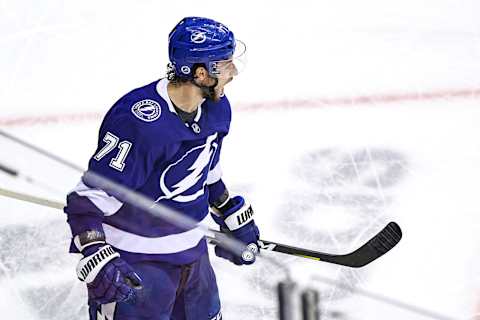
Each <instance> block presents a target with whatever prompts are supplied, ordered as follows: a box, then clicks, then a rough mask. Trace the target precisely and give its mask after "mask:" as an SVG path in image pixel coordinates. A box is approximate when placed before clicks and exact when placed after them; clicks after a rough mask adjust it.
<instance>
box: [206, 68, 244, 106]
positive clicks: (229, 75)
mask: <svg viewBox="0 0 480 320" xmlns="http://www.w3.org/2000/svg"><path fill="white" fill-rule="evenodd" d="M217 71H218V74H217V75H216V78H217V80H218V83H217V85H216V86H215V96H214V97H213V99H214V100H217V101H218V100H219V99H220V97H221V96H222V95H223V90H224V87H225V85H226V84H227V83H229V82H231V81H232V80H233V78H234V77H235V76H236V75H237V74H238V70H237V67H236V66H235V63H234V62H233V60H231V59H230V60H223V61H218V62H217ZM212 80H213V81H215V80H214V79H212Z"/></svg>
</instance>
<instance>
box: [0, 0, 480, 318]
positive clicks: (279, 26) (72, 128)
mask: <svg viewBox="0 0 480 320" xmlns="http://www.w3.org/2000/svg"><path fill="white" fill-rule="evenodd" d="M235 4H236V6H235V7H236V9H235V10H231V9H228V8H229V7H230V5H227V4H225V3H224V2H216V1H206V2H205V3H204V5H202V6H198V4H197V3H194V2H193V1H182V2H178V3H169V4H166V3H163V2H158V1H142V2H141V3H140V2H134V1H123V2H119V1H101V2H99V1H90V0H87V1H82V2H62V1H57V0H49V1H42V2H41V3H40V2H35V1H21V2H12V1H6V0H4V1H0V43H1V47H2V50H0V66H1V70H2V73H1V74H0V99H1V101H2V107H1V110H2V113H1V116H0V123H2V124H4V125H5V126H4V127H2V128H1V129H5V130H8V131H9V132H11V133H12V134H15V135H17V136H19V137H21V138H23V139H26V140H28V141H30V142H31V143H33V144H36V145H38V146H40V147H42V148H45V149H47V150H49V151H51V152H52V153H55V154H58V155H60V156H62V157H64V158H66V159H68V160H69V161H72V162H74V163H77V164H79V165H81V166H85V165H86V162H87V160H88V158H89V157H90V156H91V155H92V152H93V151H94V147H95V144H96V139H97V129H98V125H99V121H100V119H89V120H88V121H73V120H71V119H72V118H65V117H64V119H66V120H63V121H59V122H58V123H55V124H52V123H48V124H43V125H42V124H37V125H32V126H26V125H8V126H7V125H6V124H7V123H9V122H8V121H6V120H12V119H18V117H25V116H30V117H35V118H38V117H39V116H40V117H41V116H62V115H65V114H72V113H73V114H83V113H85V112H94V113H103V112H105V111H106V110H107V108H108V107H109V106H110V105H111V104H112V103H113V102H114V101H115V100H116V99H117V98H118V97H119V96H120V95H122V94H123V93H125V92H126V91H128V90H130V89H132V88H134V87H138V86H140V85H142V84H145V83H147V82H148V81H153V80H154V79H155V78H158V77H160V76H162V72H163V71H164V66H165V64H166V61H167V60H166V59H167V57H166V40H167V34H168V32H169V31H170V28H171V27H172V26H173V25H174V24H175V23H176V22H177V20H179V19H180V18H181V17H183V16H187V15H208V16H211V17H213V18H216V19H219V20H221V21H223V22H225V23H226V24H228V25H230V26H231V28H232V29H233V30H234V31H235V32H236V35H237V36H238V37H239V38H240V39H242V40H244V41H245V42H246V43H247V48H248V51H247V52H248V56H249V65H248V68H247V70H246V71H245V72H244V73H242V74H241V76H239V77H238V79H236V80H235V81H234V82H233V83H232V84H231V85H229V87H228V88H227V94H228V95H229V99H230V100H231V102H232V105H233V107H234V109H235V110H234V111H235V113H234V119H233V124H232V128H231V134H230V135H229V137H228V138H227V140H226V142H225V145H224V149H223V153H222V157H223V158H222V167H223V171H224V178H225V181H226V182H227V183H228V184H229V186H230V188H231V189H233V190H234V191H236V192H238V193H241V194H244V195H246V196H248V197H249V199H250V200H251V202H252V203H253V206H254V208H255V210H256V212H257V218H256V220H257V223H258V224H259V225H260V226H261V232H262V238H264V239H271V240H274V241H278V242H281V243H285V244H291V245H295V246H300V247H306V248H312V249H316V250H321V251H325V252H332V253H343V252H349V251H351V250H353V249H355V248H357V247H358V246H360V245H361V244H362V243H364V242H365V241H366V240H368V239H369V238H370V237H371V236H372V235H374V234H375V233H376V232H377V231H379V230H380V229H381V228H382V227H383V226H384V225H385V224H386V223H387V222H388V221H391V220H395V221H397V222H398V223H399V224H400V225H401V226H402V228H403V231H404V238H403V239H402V241H401V242H400V244H399V245H398V247H396V248H394V249H393V250H392V251H391V252H389V253H387V254H386V255H385V256H384V257H382V258H380V259H379V260H378V261H375V262H374V263H372V264H371V265H369V266H367V267H365V268H362V269H350V268H345V267H339V266H334V265H328V264H324V263H320V262H316V261H310V260H306V259H302V258H293V257H290V256H285V255H280V254H275V253H270V254H268V257H269V258H270V259H273V260H274V261H275V262H276V263H280V264H282V265H284V266H286V267H287V268H288V269H289V270H290V272H291V274H292V277H293V278H294V280H296V281H297V282H298V288H299V290H301V289H303V288H306V287H311V288H315V289H318V290H320V293H321V306H322V310H323V311H322V312H323V318H322V319H352V320H353V319H354V320H366V319H395V320H397V319H402V320H403V319H413V320H417V319H418V320H421V319H428V318H427V317H425V316H420V315H416V314H414V313H412V312H409V311H406V310H404V309H402V308H398V307H395V306H392V305H389V304H386V303H382V302H379V301H374V300H372V299H368V298H365V297H363V296H361V295H360V294H358V293H355V292H352V291H351V290H345V289H341V288H338V287H334V286H330V285H328V284H325V283H323V282H322V281H321V279H323V278H328V279H331V280H335V281H339V282H341V283H343V284H346V285H348V286H350V287H352V288H363V289H366V290H370V291H372V292H375V293H378V294H382V295H384V296H386V297H389V298H392V299H395V300H398V301H402V302H405V303H409V304H412V305H415V306H418V307H420V308H424V309H426V310H431V311H434V312H436V313H438V314H443V315H445V316H446V317H450V318H454V319H474V314H475V312H477V313H478V312H480V309H479V308H480V307H479V305H480V304H479V294H480V275H479V272H478V270H479V268H480V259H479V258H478V252H479V249H480V245H479V243H480V241H479V240H480V232H479V230H480V215H479V213H478V212H479V210H480V209H479V208H478V201H477V199H478V190H480V185H479V184H480V182H479V181H480V169H479V168H480V167H479V165H478V164H479V163H480V148H479V147H478V142H477V140H478V139H477V137H478V136H479V135H480V127H479V125H478V124H479V119H480V108H479V107H478V91H476V90H478V89H479V88H480V64H479V61H480V59H479V58H480V41H479V40H480V34H479V33H478V30H480V28H479V27H480V19H479V18H480V17H479V12H480V6H479V3H478V2H476V1H470V0H468V1H462V5H461V6H460V5H459V4H458V2H456V1H453V0H444V1H424V2H421V3H419V2H418V1H402V2H398V3H392V2H389V3H386V2H382V1H362V2H353V1H337V2H331V1H315V2H311V1H295V2H275V5H274V4H273V3H270V2H257V3H255V5H253V4H249V5H248V6H247V5H246V4H244V5H243V6H244V7H241V5H240V4H239V3H235ZM432 92H433V93H435V92H437V93H438V92H443V93H444V94H443V96H444V98H442V99H432V98H431V97H432V96H433V95H432V94H430V95H429V93H432ZM455 92H463V93H462V94H457V96H456V97H454V96H455V95H456V94H455ZM469 92H470V93H471V94H469ZM475 93H476V94H475ZM402 94H403V97H404V98H403V99H397V100H398V101H396V102H392V100H393V99H391V98H390V99H389V98H388V95H396V96H402ZM409 94H413V96H416V99H414V100H415V101H409V100H408V99H405V97H406V96H408V95H409ZM372 95H375V96H376V97H377V98H378V97H380V96H382V95H384V98H383V99H377V100H375V99H373V101H370V102H369V103H362V104H357V103H354V101H361V99H360V100H359V99H354V98H355V97H361V96H372ZM385 95H386V96H385ZM459 96H460V97H459ZM385 97H386V98H385ZM340 98H341V99H340ZM349 98H352V103H351V104H350V105H349V104H348V103H342V104H341V106H340V105H335V104H333V105H328V106H325V105H324V104H325V103H324V102H325V101H326V100H325V99H332V100H331V101H348V99H349ZM321 99H323V100H321ZM342 99H343V100H342ZM410 100H411V99H410ZM322 101H323V103H322ZM252 102H254V103H257V104H256V105H255V106H253V107H252V105H251V103H252ZM299 106H301V107H299ZM69 119H70V120H69ZM76 119H78V118H76ZM41 122H42V121H40V123H41ZM0 147H1V150H2V151H1V157H0V164H2V165H7V166H9V167H12V168H14V169H16V170H19V171H20V172H21V173H22V174H23V175H24V178H23V179H22V178H17V179H13V178H12V177H10V176H8V175H6V174H4V173H2V172H0V186H1V187H5V188H7V187H8V188H10V189H13V190H17V191H22V192H29V193H32V194H35V195H38V196H43V197H48V198H51V199H54V200H57V201H63V199H64V195H65V194H66V193H67V192H68V190H70V189H71V188H72V187H73V186H74V185H75V184H76V182H77V180H78V178H79V175H80V173H78V172H74V171H72V170H70V169H67V168H64V167H62V166H61V165H58V164H56V163H53V162H52V161H50V160H47V159H46V158H44V157H41V156H39V155H36V154H34V153H32V152H30V151H28V150H26V149H25V148H22V147H19V146H18V145H15V144H14V143H11V142H9V141H6V140H5V139H2V138H0ZM28 179H30V182H29V181H27V180H28ZM32 179H33V182H32ZM0 208H1V209H2V220H1V222H0V312H1V314H2V315H3V316H4V317H5V318H12V319H86V306H85V290H84V288H83V285H82V284H81V283H79V281H78V280H76V278H75V272H74V268H75V264H76V261H77V257H74V256H70V255H68V254H66V251H67V245H68V240H69V236H70V235H69V230H68V226H67V225H66V223H65V216H64V215H63V214H62V213H61V212H59V211H56V210H54V209H47V208H42V207H38V206H34V205H30V204H25V203H21V202H18V201H16V200H11V199H5V198H0ZM265 255H267V254H265ZM212 262H213V264H214V267H215V269H216V272H217V278H218V282H219V286H220V291H221V296H222V301H223V309H224V314H225V318H226V319H233V320H237V319H265V320H273V319H276V296H275V286H276V284H277V282H278V281H281V280H283V279H285V276H286V274H285V272H284V270H282V269H281V268H279V267H278V266H276V265H275V264H272V263H271V261H268V260H267V259H261V260H260V261H259V262H258V263H256V264H255V265H253V266H251V267H241V268H239V267H236V266H234V265H232V264H230V263H228V262H226V261H223V260H220V259H212ZM477 318H480V317H478V315H477Z"/></svg>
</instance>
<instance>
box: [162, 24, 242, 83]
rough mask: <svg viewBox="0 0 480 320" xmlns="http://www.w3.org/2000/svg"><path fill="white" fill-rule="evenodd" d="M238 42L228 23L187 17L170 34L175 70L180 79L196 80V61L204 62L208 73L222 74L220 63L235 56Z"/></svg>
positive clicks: (171, 55) (172, 64)
mask: <svg viewBox="0 0 480 320" xmlns="http://www.w3.org/2000/svg"><path fill="white" fill-rule="evenodd" d="M235 46H236V41H235V37H234V35H233V32H232V31H230V30H229V29H228V28H227V27H226V26H225V25H224V24H222V23H220V22H217V21H215V20H212V19H208V18H201V17H187V18H183V19H182V21H180V22H179V23H178V24H177V25H176V26H175V27H174V28H173V30H172V31H171V32H170V34H169V36H168V57H169V59H170V63H171V65H170V68H171V71H172V72H173V71H174V72H175V75H176V76H178V77H180V78H186V79H192V78H193V69H194V65H196V64H204V65H205V67H206V69H207V71H208V73H209V74H211V75H213V76H215V75H216V74H218V73H219V71H218V70H217V62H219V61H222V60H228V59H232V57H233V54H234V52H235Z"/></svg>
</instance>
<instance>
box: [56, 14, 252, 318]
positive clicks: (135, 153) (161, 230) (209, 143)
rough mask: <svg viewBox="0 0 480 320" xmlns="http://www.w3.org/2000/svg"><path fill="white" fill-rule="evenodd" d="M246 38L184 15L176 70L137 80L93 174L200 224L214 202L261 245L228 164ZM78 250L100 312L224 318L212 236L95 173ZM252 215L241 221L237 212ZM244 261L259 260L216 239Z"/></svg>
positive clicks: (74, 211) (75, 204)
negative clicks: (225, 156)
mask: <svg viewBox="0 0 480 320" xmlns="http://www.w3.org/2000/svg"><path fill="white" fill-rule="evenodd" d="M236 47H238V46H237V41H236V40H235V38H234V35H233V33H232V32H231V31H230V30H229V29H228V28H227V27H226V26H225V25H223V24H221V23H218V22H216V21H214V20H211V19H207V18H199V17H188V18H184V19H183V20H181V21H180V22H179V23H178V24H177V25H176V26H175V28H174V29H173V30H172V31H171V33H170V35H169V47H168V50H169V59H170V64H169V70H168V76H167V78H163V79H160V80H157V81H155V82H153V83H150V84H148V85H146V86H144V87H141V88H138V89H135V90H133V91H131V92H129V93H127V94H126V95H125V96H123V97H122V98H120V100H118V101H117V102H116V103H115V104H114V106H113V107H112V108H111V109H110V110H109V111H108V113H107V114H106V116H105V118H104V120H103V123H102V125H101V128H100V135H99V141H98V149H97V150H96V152H95V154H94V155H93V156H92V158H91V159H90V161H89V167H88V170H89V172H93V173H95V174H99V175H101V176H103V177H106V178H108V179H109V180H111V181H114V182H116V183H118V184H120V185H122V186H125V187H128V188H130V189H132V190H135V191H136V192H139V193H141V194H143V195H145V196H147V197H149V198H150V199H152V200H153V201H156V202H158V203H160V204H163V205H165V206H168V207H169V208H173V209H175V210H177V211H179V212H181V213H182V214H184V215H187V216H188V217H190V218H193V219H195V220H196V221H198V222H201V221H203V220H204V219H206V218H207V215H208V213H209V209H211V212H212V213H213V214H212V215H213V218H214V220H215V222H217V223H218V224H219V225H220V227H221V229H222V230H224V231H225V232H229V233H230V234H231V236H233V237H235V238H236V239H238V240H240V241H242V242H243V243H245V244H250V246H255V245H256V241H257V240H258V237H259V231H258V228H257V226H256V225H255V223H254V221H253V211H252V209H251V206H250V205H249V204H248V203H247V202H246V201H245V200H244V199H243V198H242V197H241V196H235V197H230V195H229V192H228V190H227V188H226V186H225V184H224V182H223V181H222V178H221V175H222V173H221V169H220V164H219V159H220V151H221V147H222V142H223V138H224V137H225V136H226V135H227V133H228V131H229V127H230V119H231V110H230V103H229V101H228V99H227V97H226V96H225V95H224V92H223V91H224V86H225V85H226V84H227V83H229V82H230V81H232V79H233V78H234V77H235V76H236V75H237V68H236V66H235V62H234V61H233V58H232V57H234V54H235V50H236ZM65 212H66V214H67V216H68V223H69V225H70V228H71V231H72V243H71V246H70V251H71V252H75V253H78V252H80V253H81V254H82V255H83V258H82V259H81V260H80V262H79V264H78V266H77V275H78V278H79V279H80V280H82V281H84V282H85V283H86V285H87V288H88V304H89V313H90V319H116V320H122V319H158V320H160V319H161V320H164V319H177V320H178V319H192V320H193V319H195V320H202V319H208V320H210V319H221V311H220V300H219V295H218V289H217V284H216V280H215V275H214V272H213V270H212V267H211V265H210V261H209V257H208V252H207V244H206V240H205V239H204V237H203V234H202V233H201V232H200V231H199V230H197V229H196V228H194V229H191V230H184V229H182V228H179V227H178V226H175V225H172V224H170V223H168V222H166V221H165V220H163V219H161V218H159V217H156V216H152V215H150V214H148V213H147V212H145V211H142V210H141V209H139V208H136V207H135V206H134V205H132V204H131V203H126V202H122V195H121V194H119V193H118V192H115V190H108V188H107V189H106V188H99V187H98V186H96V185H95V183H94V182H92V181H89V179H88V175H84V176H83V178H82V180H81V182H80V183H79V184H78V185H77V187H76V188H75V189H74V190H73V191H72V192H71V193H70V194H69V195H68V197H67V206H66V207H65ZM237 217H241V219H237ZM215 254H216V255H217V256H219V257H223V258H226V259H228V260H230V261H232V262H233V263H235V264H238V265H242V264H251V263H253V262H254V259H252V260H248V261H247V260H244V259H246V258H245V257H244V258H242V256H238V255H235V254H233V253H231V252H229V251H227V250H225V249H223V248H220V247H218V246H217V247H215Z"/></svg>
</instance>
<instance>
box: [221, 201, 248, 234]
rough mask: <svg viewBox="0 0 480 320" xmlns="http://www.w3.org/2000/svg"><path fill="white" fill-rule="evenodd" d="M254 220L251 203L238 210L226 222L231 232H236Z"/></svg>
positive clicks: (244, 204)
mask: <svg viewBox="0 0 480 320" xmlns="http://www.w3.org/2000/svg"><path fill="white" fill-rule="evenodd" d="M252 220H253V209H252V206H251V205H250V204H249V203H243V205H242V206H241V207H240V208H238V209H236V210H235V212H233V213H232V214H230V215H229V216H228V217H226V218H225V220H224V222H225V224H226V225H227V227H228V229H229V230H230V231H235V230H237V229H240V228H242V227H243V226H245V225H247V224H248V223H250V221H252Z"/></svg>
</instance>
